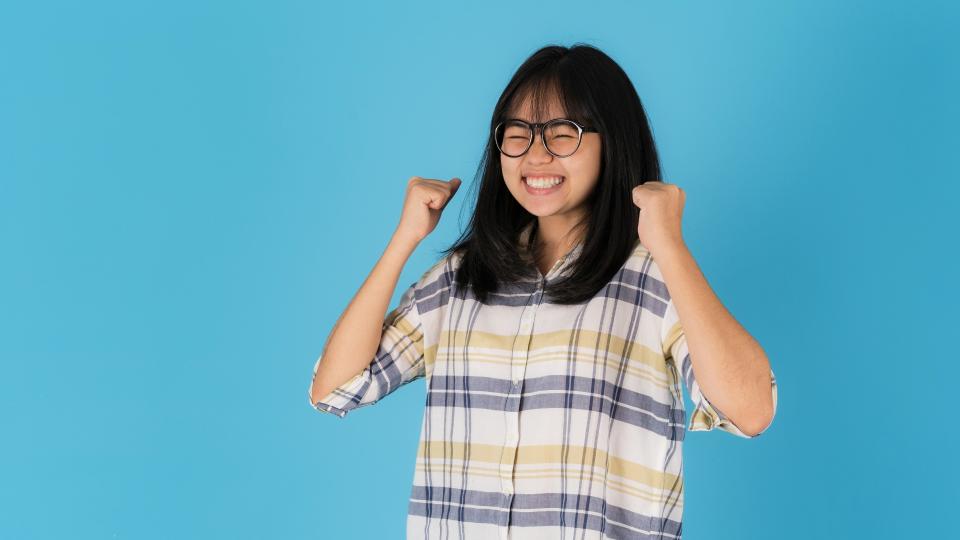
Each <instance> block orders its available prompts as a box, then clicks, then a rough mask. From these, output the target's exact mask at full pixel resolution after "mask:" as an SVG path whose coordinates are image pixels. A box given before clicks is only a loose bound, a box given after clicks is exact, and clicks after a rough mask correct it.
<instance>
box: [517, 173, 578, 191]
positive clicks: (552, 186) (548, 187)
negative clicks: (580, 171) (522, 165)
mask: <svg viewBox="0 0 960 540" xmlns="http://www.w3.org/2000/svg"><path fill="white" fill-rule="evenodd" d="M557 178H560V181H559V182H555V181H554V182H555V183H554V182H550V183H543V184H540V187H538V186H536V185H532V184H530V183H529V182H527V177H526V176H524V177H522V182H523V188H524V189H525V190H527V193H529V194H531V195H549V194H551V193H553V192H555V191H559V190H560V186H562V185H563V183H564V182H566V181H567V178H566V177H565V176H560V177H557Z"/></svg>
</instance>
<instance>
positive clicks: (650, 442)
mask: <svg viewBox="0 0 960 540" xmlns="http://www.w3.org/2000/svg"><path fill="white" fill-rule="evenodd" d="M529 232H530V228H529V227H528V228H527V229H524V231H523V233H522V235H521V238H520V240H521V241H522V242H524V243H526V242H527V241H528V238H529ZM524 245H525V244H524ZM581 247H582V246H581V245H580V244H578V245H577V246H575V247H574V248H573V249H572V250H571V251H570V252H569V253H567V254H566V255H564V256H563V257H562V258H560V259H559V260H558V261H557V262H556V264H555V265H554V266H553V268H551V269H550V271H549V272H548V273H547V275H546V276H543V275H540V278H539V279H538V280H537V281H529V282H522V283H516V284H513V285H511V286H509V287H506V288H502V289H501V290H500V291H498V293H497V294H495V295H493V296H492V297H491V298H490V299H489V300H488V302H489V303H488V304H481V303H479V302H477V301H476V299H475V297H474V296H473V295H472V294H466V295H465V294H464V292H463V290H462V289H461V288H459V286H458V285H457V284H455V283H454V282H453V276H454V273H455V270H456V266H457V263H458V262H459V261H460V257H461V255H460V254H459V253H457V254H454V255H452V256H449V257H445V258H443V259H441V260H440V261H439V262H437V263H436V264H434V265H433V266H432V267H431V268H430V269H429V270H427V271H426V272H425V273H424V274H423V275H422V276H421V277H420V279H419V280H418V281H416V282H415V283H413V284H411V285H410V287H409V288H407V289H406V291H405V292H404V293H403V295H402V296H401V299H400V302H399V305H398V306H397V307H396V308H395V309H393V310H392V311H391V312H390V313H389V314H388V315H387V317H386V319H385V321H384V324H383V335H382V338H381V341H380V345H379V348H378V350H377V353H376V355H375V357H374V358H373V359H372V361H371V362H370V364H369V366H368V367H367V368H366V369H364V370H363V371H362V372H361V373H358V374H357V375H355V376H354V377H353V378H351V379H350V380H348V381H346V382H345V383H344V384H342V385H341V386H340V387H339V388H337V389H335V390H333V391H332V392H330V394H328V395H327V396H325V397H324V398H322V399H321V400H320V401H319V402H317V403H311V405H313V406H314V407H315V408H316V409H317V410H319V411H326V412H330V413H333V414H336V415H337V416H340V417H343V416H344V415H346V414H347V412H349V411H351V410H353V409H355V408H358V407H362V406H365V405H370V404H373V403H376V402H377V401H379V400H380V399H382V398H383V397H385V396H387V395H388V394H390V393H391V392H393V391H395V390H397V389H398V388H400V387H401V386H403V385H404V384H406V383H409V382H411V381H413V380H415V379H418V378H421V377H424V378H425V380H426V387H427V394H426V405H425V409H424V415H423V423H422V427H421V434H420V443H419V449H418V452H417V460H416V467H415V471H414V478H413V488H412V490H411V494H410V501H409V507H408V510H409V511H408V517H407V538H442V539H454V538H468V539H474V538H476V539H488V538H489V539H503V540H506V539H508V538H509V539H512V540H526V539H551V540H555V539H558V538H565V537H566V533H568V532H570V533H574V536H572V538H584V539H587V538H590V539H605V538H678V539H679V538H681V531H682V515H683V468H682V459H683V458H682V456H683V453H682V443H683V439H684V431H685V424H686V421H687V415H686V411H685V409H684V403H683V399H682V395H681V383H682V384H683V387H685V388H686V391H687V393H688V396H689V397H690V400H691V402H692V403H693V404H694V405H695V409H694V411H693V412H692V414H691V415H690V423H689V426H688V429H689V430H691V431H707V430H712V429H714V428H720V429H721V430H724V431H727V432H729V433H732V434H734V435H737V436H739V437H745V438H750V437H749V436H748V435H746V434H744V433H743V432H742V431H741V430H740V429H738V427H737V426H736V425H734V424H733V423H732V422H731V421H730V420H729V419H727V418H726V417H725V416H724V415H723V414H722V413H721V412H720V411H719V410H717V409H716V407H713V406H712V405H711V404H710V402H709V401H708V400H707V399H706V397H705V396H704V395H703V394H702V393H700V389H699V386H698V385H697V382H696V380H695V379H694V374H693V370H692V368H691V363H690V356H689V354H688V352H687V343H686V337H685V336H684V333H683V329H682V328H681V326H680V322H679V318H678V316H677V311H676V309H675V308H674V305H673V303H672V301H671V299H670V294H669V292H668V291H667V288H666V285H665V283H664V280H663V277H662V274H661V273H660V270H659V268H658V267H657V265H656V263H655V262H654V260H653V258H652V257H651V256H650V253H649V252H648V251H647V250H646V249H645V248H644V247H643V245H642V244H640V243H639V241H638V242H637V243H636V245H635V248H634V251H633V252H632V253H631V255H630V257H629V259H628V260H627V261H626V262H625V263H624V265H623V266H622V268H621V269H620V270H619V271H618V272H617V273H616V274H615V275H614V276H613V279H612V280H611V281H610V283H608V284H607V285H606V286H605V287H604V288H603V289H601V290H600V291H599V292H598V293H597V294H596V295H595V296H594V297H593V298H592V299H591V300H589V301H588V302H585V303H583V304H580V305H571V306H563V305H558V304H551V303H549V302H545V301H544V296H543V285H544V281H551V280H554V279H555V278H556V277H557V276H558V275H560V274H561V273H562V272H563V271H564V270H565V269H567V268H568V267H569V265H570V263H571V262H572V260H573V259H574V258H575V257H576V256H577V255H578V254H579V253H580V251H581ZM538 274H539V272H538ZM320 361H321V360H320V359H319V358H318V359H317V362H316V364H315V365H314V368H313V369H314V376H315V375H316V368H317V366H319V364H320ZM770 379H771V385H770V386H771V392H772V394H773V400H774V409H776V399H777V385H776V379H775V377H774V374H773V371H772V370H771V373H770ZM311 388H312V381H311ZM308 395H309V393H308ZM758 435H759V434H758ZM756 436H757V435H754V437H756Z"/></svg>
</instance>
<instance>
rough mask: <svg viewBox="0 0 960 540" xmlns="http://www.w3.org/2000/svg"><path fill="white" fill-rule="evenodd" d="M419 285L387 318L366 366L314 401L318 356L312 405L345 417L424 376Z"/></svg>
mask: <svg viewBox="0 0 960 540" xmlns="http://www.w3.org/2000/svg"><path fill="white" fill-rule="evenodd" d="M416 286H417V282H414V283H413V284H411V285H410V287H408V288H407V290H406V291H404V293H403V294H402V295H401V297H400V301H399V304H398V305H397V306H396V307H395V308H394V309H393V310H392V311H390V313H388V314H387V316H386V317H385V318H384V321H383V332H382V336H381V338H380V344H379V345H378V347H377V352H376V354H375V355H374V357H373V359H371V361H370V363H369V364H368V365H367V367H365V368H364V369H363V371H361V372H360V373H357V374H356V375H354V376H353V377H352V378H350V379H349V380H348V381H346V382H345V383H343V384H341V385H340V386H339V387H337V388H334V389H333V390H332V391H331V392H330V393H329V394H327V395H326V396H324V397H322V398H321V399H320V400H319V401H317V402H316V403H313V392H312V390H313V383H314V381H315V380H316V377H317V368H318V367H319V366H320V362H321V361H322V359H323V356H322V355H321V357H320V358H317V361H316V362H315V363H314V365H313V377H312V378H311V380H310V386H309V387H308V388H307V396H308V399H309V400H310V404H311V406H313V407H314V408H315V409H317V410H318V411H323V412H329V413H333V414H335V415H337V416H339V417H341V418H343V417H344V416H345V415H346V414H347V413H348V412H349V411H351V410H353V409H356V408H357V407H362V406H364V405H371V404H373V403H376V402H377V401H379V400H380V399H382V398H384V397H386V396H387V395H389V394H391V393H392V392H394V391H395V390H396V389H397V388H400V387H401V386H403V385H404V384H407V383H409V382H411V381H414V380H416V379H418V378H420V377H423V376H424V374H425V371H424V362H423V328H422V325H421V323H420V314H419V313H418V311H417V304H416V298H415V296H414V293H415V291H416Z"/></svg>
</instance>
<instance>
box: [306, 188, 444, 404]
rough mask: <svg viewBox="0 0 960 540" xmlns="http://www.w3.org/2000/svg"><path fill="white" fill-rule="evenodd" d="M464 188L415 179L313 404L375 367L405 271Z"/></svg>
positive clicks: (320, 373) (322, 372)
mask: <svg viewBox="0 0 960 540" xmlns="http://www.w3.org/2000/svg"><path fill="white" fill-rule="evenodd" d="M459 187H460V179H459V178H453V179H452V180H451V181H450V182H446V181H443V180H432V179H425V178H420V177H418V176H415V177H413V178H411V179H410V181H409V183H408V184H407V193H406V199H405V201H404V206H403V212H402V214H401V216H400V224H399V225H398V226H397V229H396V231H394V233H393V237H392V238H391V239H390V243H389V244H387V248H386V250H384V252H383V255H381V257H380V259H379V260H378V261H377V264H376V265H375V266H374V267H373V270H372V271H371V272H370V275H369V276H367V279H366V280H364V282H363V285H361V286H360V290H358V291H357V293H356V294H355V295H354V297H353V299H351V300H350V303H349V304H348V305H347V308H346V310H344V312H343V313H342V314H341V315H340V318H339V319H337V322H336V323H335V324H334V325H333V329H332V330H331V331H330V335H329V336H328V337H327V342H326V344H325V345H324V349H323V352H322V354H321V357H322V360H321V361H320V363H319V365H318V366H317V371H316V374H315V375H314V378H313V382H312V384H311V387H310V399H311V400H312V402H313V403H316V402H317V401H320V399H321V398H323V397H325V396H327V394H329V393H330V392H332V391H333V390H334V389H335V388H337V387H339V386H340V385H342V384H343V383H345V382H347V381H348V380H350V378H352V377H353V376H354V375H356V374H357V373H360V372H361V371H363V369H364V368H366V367H367V366H368V365H369V364H370V361H371V360H372V359H373V357H374V355H375V354H376V352H377V347H378V345H379V343H380V340H381V338H382V334H381V333H382V331H383V321H384V318H385V317H386V314H387V309H388V308H389V307H390V306H389V304H390V298H391V297H392V296H393V291H394V289H396V286H397V282H398V281H399V279H400V273H401V271H402V270H403V267H404V265H405V264H406V263H407V260H408V259H409V258H410V255H411V254H413V251H414V250H415V249H416V247H417V245H419V243H420V241H422V240H423V238H425V237H426V236H427V235H428V234H430V232H432V231H433V229H434V228H435V227H436V225H437V222H438V221H439V219H440V214H441V213H442V212H443V209H444V207H445V206H446V204H447V203H448V202H449V200H450V199H451V198H452V197H453V195H454V193H456V191H457V188H459Z"/></svg>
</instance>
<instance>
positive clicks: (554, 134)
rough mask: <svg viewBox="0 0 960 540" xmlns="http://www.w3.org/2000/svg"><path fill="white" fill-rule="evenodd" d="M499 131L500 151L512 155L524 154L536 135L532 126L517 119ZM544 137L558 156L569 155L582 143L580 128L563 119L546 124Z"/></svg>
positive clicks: (501, 127)
mask: <svg viewBox="0 0 960 540" xmlns="http://www.w3.org/2000/svg"><path fill="white" fill-rule="evenodd" d="M498 131H499V133H498V134H497V136H498V139H497V142H498V144H499V146H500V151H501V152H503V153H504V154H507V155H508V156H511V157H516V156H519V155H521V154H523V153H524V152H525V151H526V150H527V147H528V146H530V143H531V141H532V140H533V135H534V134H533V130H532V129H531V128H530V126H528V125H526V124H523V123H521V122H517V121H508V122H505V123H504V124H502V125H501V126H500V128H499V130H498ZM543 139H544V141H545V142H546V144H547V148H548V149H549V150H550V151H551V152H553V153H554V154H556V155H558V156H568V155H570V154H572V153H573V152H574V151H575V150H576V149H577V146H578V145H579V144H580V130H579V129H577V126H576V125H575V124H573V123H572V122H568V121H566V120H561V121H557V122H553V123H552V124H550V125H548V126H544V132H543Z"/></svg>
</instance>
